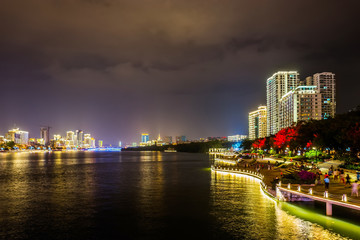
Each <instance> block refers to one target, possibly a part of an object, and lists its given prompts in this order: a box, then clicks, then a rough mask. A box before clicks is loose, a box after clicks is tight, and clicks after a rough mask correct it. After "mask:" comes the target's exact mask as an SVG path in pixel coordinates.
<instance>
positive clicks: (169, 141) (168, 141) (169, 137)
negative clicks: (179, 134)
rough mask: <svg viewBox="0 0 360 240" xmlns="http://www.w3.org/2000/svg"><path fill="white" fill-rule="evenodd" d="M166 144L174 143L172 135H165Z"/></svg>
mask: <svg viewBox="0 0 360 240" xmlns="http://www.w3.org/2000/svg"><path fill="white" fill-rule="evenodd" d="M164 143H165V144H172V136H165V137H164Z"/></svg>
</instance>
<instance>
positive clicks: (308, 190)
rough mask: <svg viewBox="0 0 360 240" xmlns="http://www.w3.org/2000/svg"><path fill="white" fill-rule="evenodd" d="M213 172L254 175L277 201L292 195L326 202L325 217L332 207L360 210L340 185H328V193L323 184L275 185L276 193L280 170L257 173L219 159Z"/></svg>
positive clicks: (357, 200) (359, 201) (356, 199)
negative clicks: (276, 181)
mask: <svg viewBox="0 0 360 240" xmlns="http://www.w3.org/2000/svg"><path fill="white" fill-rule="evenodd" d="M213 170H215V171H225V172H234V173H245V174H246V175H250V176H251V175H254V176H255V177H257V178H259V179H261V180H262V181H261V183H262V185H263V187H264V189H266V190H267V193H269V194H271V195H272V196H273V197H276V198H277V199H278V200H283V201H284V200H285V201H292V200H293V199H294V198H293V197H292V196H293V195H297V196H299V197H300V199H301V198H303V199H304V198H307V199H311V200H314V201H321V202H326V206H327V211H326V213H327V215H332V205H338V206H342V207H347V208H351V209H356V210H360V198H359V197H351V196H350V194H351V188H350V187H349V186H346V187H345V185H344V184H342V183H334V182H332V183H331V184H330V188H329V191H327V192H325V189H324V184H322V185H316V186H315V185H314V184H312V185H300V184H290V185H289V184H281V182H280V184H281V185H280V184H279V185H277V187H278V191H275V189H272V186H274V185H273V184H272V181H273V179H274V178H275V177H276V176H280V171H281V170H280V169H272V170H267V168H263V169H261V170H260V171H259V172H257V171H256V170H255V167H249V168H245V164H238V163H236V161H231V160H228V159H226V161H222V160H221V159H218V160H215V167H213ZM298 199H299V198H297V200H298Z"/></svg>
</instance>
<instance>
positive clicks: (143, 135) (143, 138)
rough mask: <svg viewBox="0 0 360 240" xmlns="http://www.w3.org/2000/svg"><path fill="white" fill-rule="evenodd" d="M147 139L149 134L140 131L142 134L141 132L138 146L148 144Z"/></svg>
mask: <svg viewBox="0 0 360 240" xmlns="http://www.w3.org/2000/svg"><path fill="white" fill-rule="evenodd" d="M149 140H150V138H149V134H147V133H142V134H141V142H140V146H146V145H148V142H149Z"/></svg>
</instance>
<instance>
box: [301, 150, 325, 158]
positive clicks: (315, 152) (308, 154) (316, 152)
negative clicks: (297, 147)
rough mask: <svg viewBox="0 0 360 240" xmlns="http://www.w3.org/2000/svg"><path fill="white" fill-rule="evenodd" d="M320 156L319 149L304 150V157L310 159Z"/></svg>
mask: <svg viewBox="0 0 360 240" xmlns="http://www.w3.org/2000/svg"><path fill="white" fill-rule="evenodd" d="M321 156H322V151H319V150H310V151H307V152H305V157H307V158H310V159H312V158H314V159H316V158H319V157H321Z"/></svg>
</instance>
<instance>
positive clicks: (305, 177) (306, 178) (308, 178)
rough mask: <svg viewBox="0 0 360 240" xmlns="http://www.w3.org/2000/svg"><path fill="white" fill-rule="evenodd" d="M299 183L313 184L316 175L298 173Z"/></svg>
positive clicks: (305, 172)
mask: <svg viewBox="0 0 360 240" xmlns="http://www.w3.org/2000/svg"><path fill="white" fill-rule="evenodd" d="M298 175H299V177H300V181H301V182H302V183H313V182H314V181H315V177H316V174H315V173H312V172H308V171H301V172H298Z"/></svg>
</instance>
